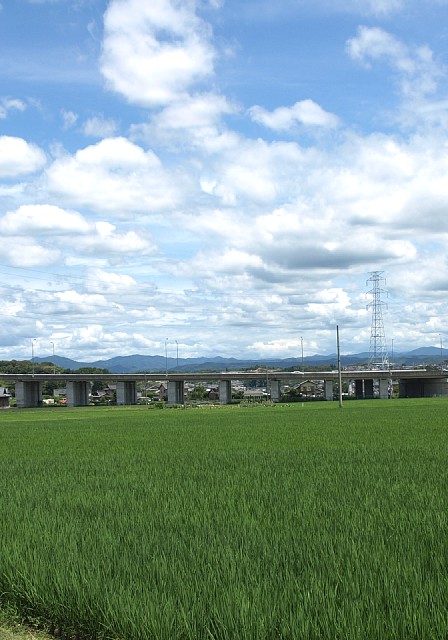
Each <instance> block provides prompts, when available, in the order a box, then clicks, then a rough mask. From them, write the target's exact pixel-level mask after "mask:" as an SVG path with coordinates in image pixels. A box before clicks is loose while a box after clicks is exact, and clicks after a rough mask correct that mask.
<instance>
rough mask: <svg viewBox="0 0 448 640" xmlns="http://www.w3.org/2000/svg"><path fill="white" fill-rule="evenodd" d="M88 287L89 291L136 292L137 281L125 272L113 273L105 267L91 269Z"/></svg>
mask: <svg viewBox="0 0 448 640" xmlns="http://www.w3.org/2000/svg"><path fill="white" fill-rule="evenodd" d="M86 287H87V290H88V292H89V293H98V292H100V291H101V292H103V293H118V294H123V293H125V292H127V291H131V292H134V291H135V290H136V288H137V282H136V280H135V279H134V278H132V277H131V276H129V275H126V274H123V273H112V272H110V271H104V270H103V269H89V274H88V278H87V281H86Z"/></svg>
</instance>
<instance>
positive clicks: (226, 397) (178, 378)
mask: <svg viewBox="0 0 448 640" xmlns="http://www.w3.org/2000/svg"><path fill="white" fill-rule="evenodd" d="M338 375H339V374H338V371H336V370H333V371H319V372H316V371H304V372H298V371H281V372H280V371H269V370H264V371H263V370H257V371H252V372H248V371H226V372H221V373H204V372H202V373H197V372H194V373H184V372H183V373H172V372H168V373H167V374H161V373H146V374H145V373H107V374H105V373H90V374H86V373H83V374H77V373H56V374H41V373H36V374H31V373H27V374H20V373H13V374H6V373H5V374H3V373H1V372H0V380H2V381H4V382H5V383H9V384H11V383H14V384H15V395H16V402H17V406H18V407H20V408H26V407H37V406H39V405H40V404H41V403H42V384H43V383H44V382H58V383H59V382H61V383H65V385H66V389H67V405H68V406H85V405H88V404H89V399H90V388H91V383H93V382H107V383H114V384H116V389H117V404H120V405H128V404H135V403H136V402H137V389H136V383H137V382H145V383H148V382H161V383H164V384H166V385H167V390H168V403H170V404H182V403H183V402H184V385H185V383H186V382H205V381H206V382H215V383H218V386H219V400H220V403H221V404H229V403H230V402H231V400H232V381H236V380H238V381H241V382H245V381H251V380H262V381H269V386H270V392H271V400H273V401H274V402H278V401H279V400H280V389H281V386H282V385H284V384H286V383H288V384H297V383H299V382H300V381H303V380H320V381H323V383H324V396H325V399H326V400H333V384H334V382H337V380H338ZM341 377H342V380H343V381H354V384H355V394H356V397H357V398H372V397H373V395H374V387H375V386H376V388H377V389H378V396H379V397H380V398H388V397H389V389H390V384H391V381H394V382H398V384H399V389H400V391H399V395H400V397H404V398H411V397H412V398H416V397H432V396H448V374H447V372H443V371H426V370H422V369H412V370H409V369H407V370H406V369H393V370H389V369H382V370H376V369H375V370H357V371H342V372H341Z"/></svg>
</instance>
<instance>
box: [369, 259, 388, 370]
mask: <svg viewBox="0 0 448 640" xmlns="http://www.w3.org/2000/svg"><path fill="white" fill-rule="evenodd" d="M383 273H384V271H371V272H370V278H369V279H368V280H367V285H369V283H372V288H371V289H370V291H368V294H369V295H371V296H372V300H371V302H369V304H368V305H367V309H372V328H371V331H370V352H369V367H370V368H371V369H387V368H388V367H389V355H388V353H387V348H386V336H385V333H384V323H383V307H385V308H386V309H387V303H386V302H384V300H383V299H382V297H381V296H383V295H386V296H387V291H386V290H385V289H381V287H380V283H381V282H384V283H386V279H385V278H383Z"/></svg>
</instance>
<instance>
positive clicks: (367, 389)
mask: <svg viewBox="0 0 448 640" xmlns="http://www.w3.org/2000/svg"><path fill="white" fill-rule="evenodd" d="M364 397H365V398H369V400H371V399H372V398H373V380H372V379H371V378H370V379H368V380H364Z"/></svg>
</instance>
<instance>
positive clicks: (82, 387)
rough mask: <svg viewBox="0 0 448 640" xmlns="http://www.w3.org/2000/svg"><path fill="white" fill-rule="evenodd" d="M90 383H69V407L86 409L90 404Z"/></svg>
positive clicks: (82, 381)
mask: <svg viewBox="0 0 448 640" xmlns="http://www.w3.org/2000/svg"><path fill="white" fill-rule="evenodd" d="M89 397H90V383H89V382H86V381H85V380H80V381H77V382H72V381H69V382H67V407H86V406H87V405H88V404H89Z"/></svg>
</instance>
